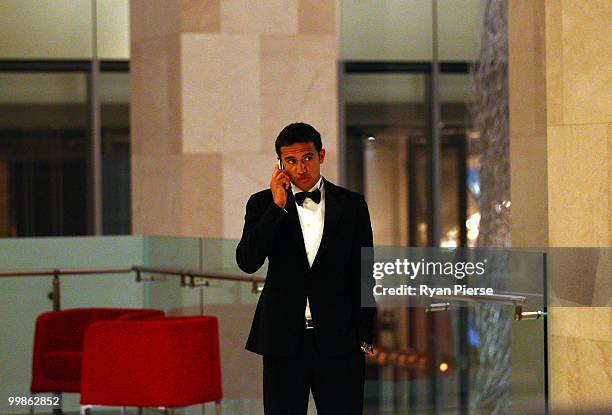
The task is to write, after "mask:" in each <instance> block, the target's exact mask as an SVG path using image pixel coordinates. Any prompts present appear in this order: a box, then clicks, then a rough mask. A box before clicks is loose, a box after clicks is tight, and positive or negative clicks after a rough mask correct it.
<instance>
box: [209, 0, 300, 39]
mask: <svg viewBox="0 0 612 415" xmlns="http://www.w3.org/2000/svg"><path fill="white" fill-rule="evenodd" d="M297 30H298V0H266V1H252V0H221V31H222V32H223V33H240V34H285V35H290V34H296V33H297Z"/></svg>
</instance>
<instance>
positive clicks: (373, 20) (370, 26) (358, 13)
mask: <svg viewBox="0 0 612 415" xmlns="http://www.w3.org/2000/svg"><path fill="white" fill-rule="evenodd" d="M338 9H339V21H340V59H341V60H345V61H367V60H369V61H393V60H410V61H429V60H431V54H432V47H431V45H432V36H431V33H432V24H431V16H432V9H431V2H430V1H429V0H387V1H378V0H367V1H363V0H340V2H339V6H338Z"/></svg>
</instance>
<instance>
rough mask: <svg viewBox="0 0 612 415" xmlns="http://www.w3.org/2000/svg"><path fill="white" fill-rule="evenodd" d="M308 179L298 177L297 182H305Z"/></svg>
mask: <svg viewBox="0 0 612 415" xmlns="http://www.w3.org/2000/svg"><path fill="white" fill-rule="evenodd" d="M308 179H309V177H298V182H306V181H308Z"/></svg>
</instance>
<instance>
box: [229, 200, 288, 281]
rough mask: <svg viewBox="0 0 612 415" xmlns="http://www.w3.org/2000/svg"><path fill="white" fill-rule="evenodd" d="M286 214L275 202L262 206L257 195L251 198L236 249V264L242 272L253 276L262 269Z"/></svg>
mask: <svg viewBox="0 0 612 415" xmlns="http://www.w3.org/2000/svg"><path fill="white" fill-rule="evenodd" d="M286 214H287V213H286V212H285V210H284V209H282V208H280V207H279V206H278V205H277V204H276V203H274V202H270V203H269V204H268V205H267V206H262V204H261V201H258V200H257V198H256V197H255V195H253V196H251V197H250V198H249V201H248V202H247V206H246V215H245V217H244V228H243V230H242V237H241V238H240V242H239V243H238V246H237V247H236V262H237V263H238V266H239V267H240V269H241V270H243V271H244V272H246V273H247V274H252V273H254V272H256V271H257V270H258V269H259V268H261V266H262V265H263V263H264V261H265V260H266V257H267V256H268V255H269V254H270V249H271V246H272V240H273V238H274V235H276V233H277V231H278V228H279V226H280V224H281V222H282V219H283V216H284V215H286Z"/></svg>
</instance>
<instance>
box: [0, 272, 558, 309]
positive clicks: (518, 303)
mask: <svg viewBox="0 0 612 415" xmlns="http://www.w3.org/2000/svg"><path fill="white" fill-rule="evenodd" d="M130 272H135V273H136V281H137V282H141V281H144V280H145V279H143V278H142V274H143V273H147V274H162V275H171V276H177V277H180V279H181V286H183V287H192V288H194V287H201V286H207V285H208V283H204V284H200V283H198V282H197V281H196V278H202V279H211V280H223V281H235V282H248V283H251V284H252V285H253V292H254V293H257V292H259V284H260V283H263V282H265V281H266V279H265V278H263V277H256V276H250V277H246V276H240V275H233V274H226V273H219V272H202V271H194V270H180V269H174V268H164V267H144V266H137V265H135V266H132V267H130V268H53V269H50V268H47V269H29V270H16V271H0V278H1V277H50V276H51V277H53V282H52V285H53V297H52V299H53V310H54V311H58V310H59V309H60V280H59V277H60V276H62V275H71V276H75V275H96V274H126V273H130ZM434 298H435V299H438V300H445V301H467V302H476V303H496V304H504V305H512V306H514V309H515V313H514V316H515V319H516V320H535V319H540V318H542V317H544V316H546V313H545V312H542V311H535V312H524V311H523V307H524V306H525V302H526V297H525V296H522V295H508V294H493V295H483V296H459V295H457V296H453V295H450V296H434ZM449 308H450V303H438V304H431V305H430V306H429V307H427V309H426V310H427V311H430V312H435V311H446V310H448V309H449Z"/></svg>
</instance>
